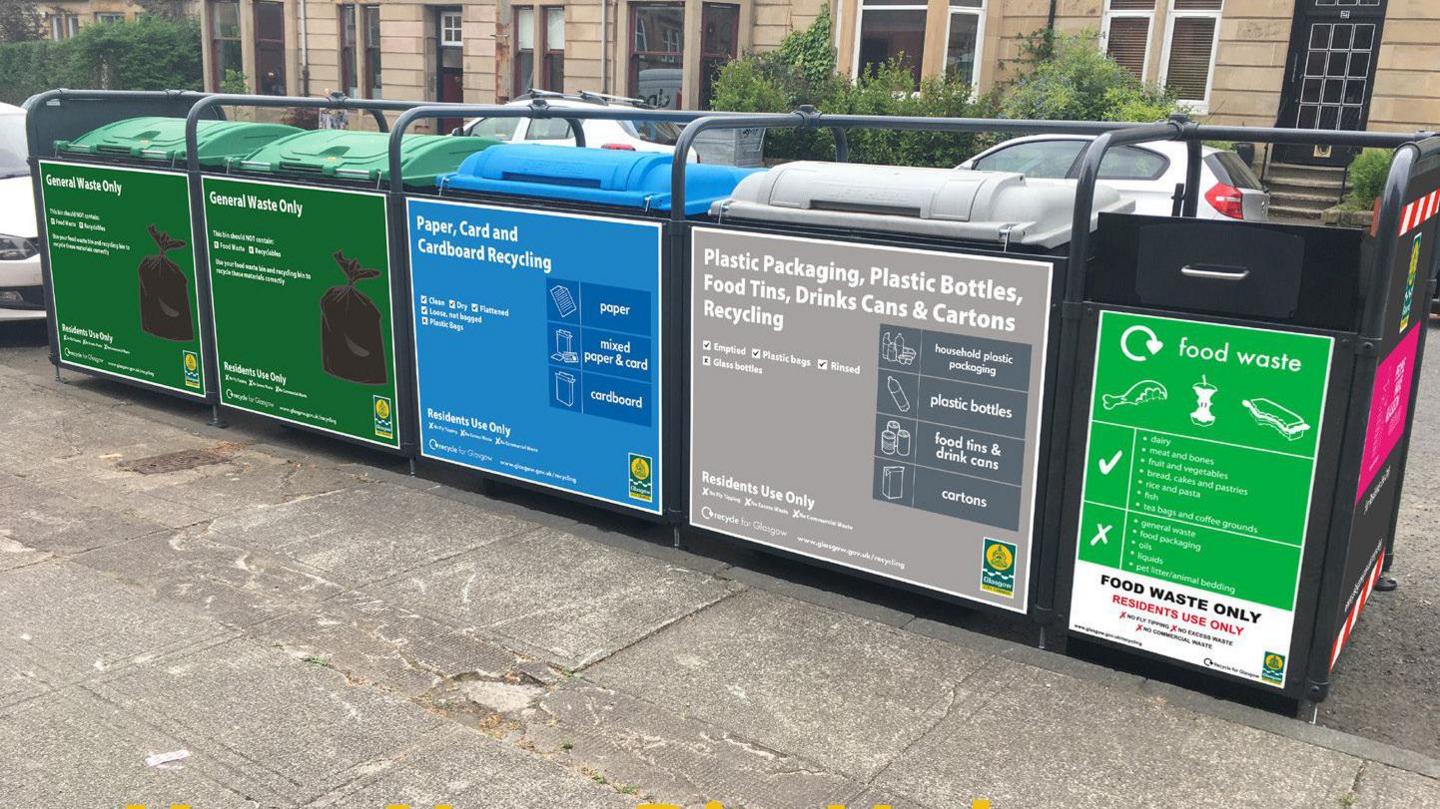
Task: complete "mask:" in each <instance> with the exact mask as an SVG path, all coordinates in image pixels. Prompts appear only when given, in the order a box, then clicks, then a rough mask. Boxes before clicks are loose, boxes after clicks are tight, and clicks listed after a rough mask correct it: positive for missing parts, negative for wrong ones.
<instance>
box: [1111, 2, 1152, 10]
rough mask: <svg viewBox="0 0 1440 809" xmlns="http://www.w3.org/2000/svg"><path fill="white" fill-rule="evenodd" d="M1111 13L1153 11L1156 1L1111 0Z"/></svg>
mask: <svg viewBox="0 0 1440 809" xmlns="http://www.w3.org/2000/svg"><path fill="white" fill-rule="evenodd" d="M1110 10H1111V11H1136V10H1139V11H1153V10H1155V0H1110Z"/></svg>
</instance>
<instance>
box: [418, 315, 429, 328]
mask: <svg viewBox="0 0 1440 809" xmlns="http://www.w3.org/2000/svg"><path fill="white" fill-rule="evenodd" d="M420 325H422V326H428V325H430V318H428V317H422V318H420Z"/></svg>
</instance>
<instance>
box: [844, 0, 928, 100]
mask: <svg viewBox="0 0 1440 809" xmlns="http://www.w3.org/2000/svg"><path fill="white" fill-rule="evenodd" d="M924 53H925V12H924V11H877V10H874V9H866V10H865V11H863V12H861V15H860V72H861V73H862V74H863V73H868V72H869V71H871V70H874V69H875V68H876V67H878V66H880V65H883V64H884V63H885V62H887V61H889V60H891V59H899V60H901V63H902V64H904V65H905V66H906V67H908V68H909V69H910V72H911V73H913V74H914V76H915V83H916V84H917V85H918V84H919V82H920V59H921V57H922V56H923V55H924Z"/></svg>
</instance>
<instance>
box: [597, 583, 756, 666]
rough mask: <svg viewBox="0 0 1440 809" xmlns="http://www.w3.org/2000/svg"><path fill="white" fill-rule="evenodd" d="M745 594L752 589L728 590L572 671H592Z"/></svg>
mask: <svg viewBox="0 0 1440 809" xmlns="http://www.w3.org/2000/svg"><path fill="white" fill-rule="evenodd" d="M745 592H751V590H750V588H748V587H743V586H742V588H741V589H738V590H736V589H730V588H726V591H725V592H724V593H721V594H720V597H719V598H715V599H712V600H710V601H708V602H706V603H704V604H701V605H699V606H698V607H696V608H695V609H693V610H689V611H688V612H685V613H684V614H682V615H677V616H676V617H674V618H672V619H670V620H668V621H666V622H665V623H663V624H660V625H658V626H654V627H651V628H650V629H649V630H647V631H646V632H645V634H644V635H642V636H641V637H638V638H636V639H635V640H633V641H631V642H630V643H627V644H625V645H624V646H619V647H616V648H615V649H612V650H611V651H610V652H608V653H606V654H604V655H602V656H600V657H598V658H596V659H594V660H587V661H585V662H584V663H581V664H580V665H579V666H578V667H576V668H575V669H572V671H574V672H577V673H578V672H582V671H587V670H589V669H591V668H593V667H595V666H597V665H599V664H600V663H603V662H605V661H606V660H609V659H610V658H612V657H614V656H615V655H617V654H620V653H621V652H623V651H625V650H626V649H632V648H634V647H636V646H639V645H640V644H642V643H644V642H645V641H648V640H650V639H651V638H654V637H656V636H657V635H659V634H660V633H662V632H664V631H665V630H667V629H669V628H671V627H673V626H679V625H680V623H681V622H683V621H689V620H690V619H692V618H694V617H695V616H698V615H699V614H700V613H702V612H705V611H706V610H708V609H710V608H711V607H714V606H715V605H716V604H720V603H722V602H725V601H729V600H730V599H731V598H734V597H735V596H737V595H739V594H741V593H745Z"/></svg>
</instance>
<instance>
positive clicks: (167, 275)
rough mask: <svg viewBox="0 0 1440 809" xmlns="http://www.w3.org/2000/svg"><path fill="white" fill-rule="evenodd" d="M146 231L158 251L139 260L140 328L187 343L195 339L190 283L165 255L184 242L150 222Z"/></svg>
mask: <svg viewBox="0 0 1440 809" xmlns="http://www.w3.org/2000/svg"><path fill="white" fill-rule="evenodd" d="M146 230H148V231H149V232H150V238H152V239H154V240H155V246H156V247H157V248H158V250H159V252H157V253H156V254H155V255H153V256H146V257H145V258H143V259H141V260H140V270H139V272H140V328H141V329H142V330H143V331H144V332H145V333H146V334H153V335H155V336H156V337H159V338H160V339H162V340H176V341H179V342H189V341H191V340H193V339H195V322H194V321H193V320H191V319H190V282H189V281H188V280H186V278H185V273H183V272H181V271H180V267H179V265H177V264H176V263H175V262H173V261H171V260H170V259H169V258H167V257H166V256H165V254H166V253H168V252H170V251H171V250H177V249H179V248H181V247H184V246H185V243H184V242H182V241H180V240H179V239H172V238H170V234H168V233H165V232H163V231H160V230H156V229H155V226H154V225H150V226H149V227H147V228H146Z"/></svg>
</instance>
